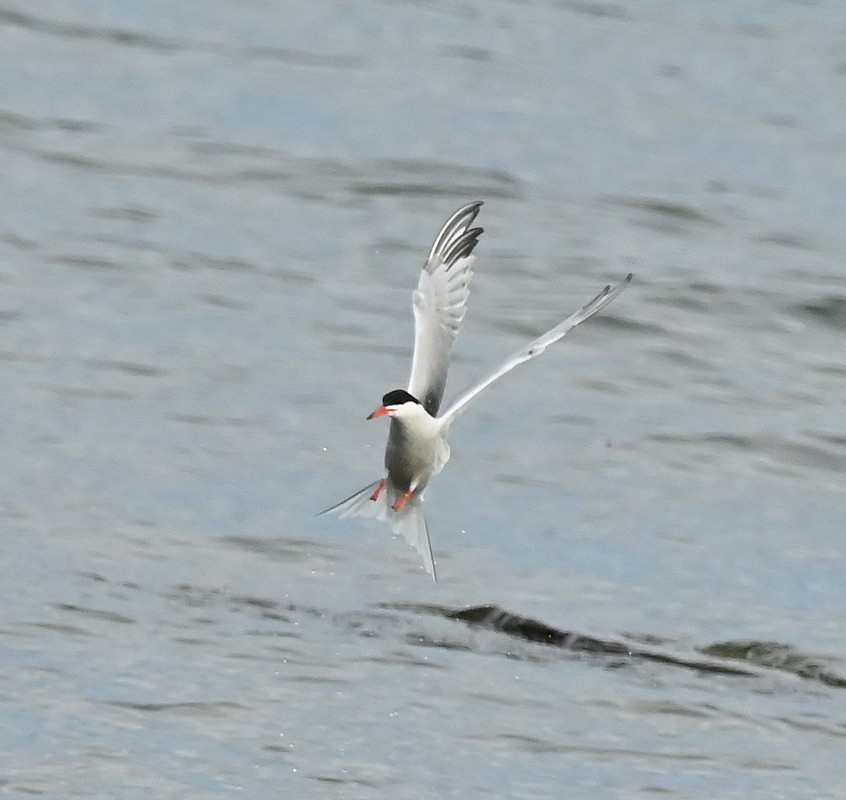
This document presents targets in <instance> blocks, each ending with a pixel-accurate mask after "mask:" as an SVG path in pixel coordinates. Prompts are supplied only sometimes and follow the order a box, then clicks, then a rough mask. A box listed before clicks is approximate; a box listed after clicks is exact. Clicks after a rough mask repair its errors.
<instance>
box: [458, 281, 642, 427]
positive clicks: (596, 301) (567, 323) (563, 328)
mask: <svg viewBox="0 0 846 800" xmlns="http://www.w3.org/2000/svg"><path fill="white" fill-rule="evenodd" d="M631 282H632V273H631V272H630V273H629V274H628V275H627V276H626V278H625V279H624V280H622V281H620V283H618V284H617V285H616V286H614V287H613V288H612V287H611V286H610V285H609V286H606V287H605V288H604V289H603V290H602V291H601V292H600V293H599V294H598V295H597V296H596V297H594V298H593V300H591V301H590V302H589V303H585V305H583V306H582V307H581V308H580V309H579V310H578V311H576V312H575V313H574V314H571V315H570V316H569V317H567V319H565V320H564V322H562V323H560V324H559V325H556V326H555V327H554V328H553V329H552V330H551V331H547V332H546V333H545V334H544V335H543V336H539V337H538V338H537V339H535V340H534V341H533V342H531V343H530V344H528V345H526V346H525V347H522V348H521V349H520V350H518V351H517V352H516V353H514V354H513V355H512V356H511V357H510V358H507V359H506V360H505V361H504V362H503V363H502V364H501V365H500V366H499V367H498V368H497V369H496V370H495V371H494V372H493V374H491V375H489V376H488V377H487V378H485V379H484V380H483V381H481V382H480V383H477V384H476V385H475V386H471V387H470V388H469V389H468V390H467V391H466V392H462V393H461V394H460V395H459V396H458V397H456V398H455V400H453V401H452V403H450V406H449V408H447V410H446V411H444V413H443V414H442V415H441V419H443V421H444V424H445V425H449V423H450V422H451V421H452V419H453V418H454V417H456V416H458V415H459V414H460V413H461V412H462V411H463V410H464V409H465V407H466V406H467V404H468V403H469V402H470V401H471V400H472V399H473V398H474V397H476V395H478V394H479V393H480V392H481V391H482V390H483V389H486V388H487V387H488V386H490V385H491V384H492V383H493V382H494V381H495V380H497V379H498V378H501V377H502V376H503V375H505V373H506V372H510V371H511V370H512V369H514V367H516V366H517V365H518V364H522V363H523V362H524V361H529V360H530V359H532V358H534V357H535V356H539V355H540V354H541V353H542V352H543V351H544V350H546V348H547V347H549V346H550V345H551V344H553V343H554V342H557V341H558V340H559V339H560V338H561V337H563V336H565V335H566V334H567V333H568V332H569V331H570V330H572V329H573V328H575V327H576V325H578V324H579V323H580V322H584V321H585V320H586V319H588V318H589V317H592V316H593V315H594V314H595V313H596V312H597V311H599V310H600V309H603V308H605V306H607V305H608V304H609V303H610V302H611V301H612V300H613V299H614V298H615V297H616V296H617V295H618V294H620V292H622V291H623V289H625V288H626V287H627V286H628V285H629V284H630V283H631Z"/></svg>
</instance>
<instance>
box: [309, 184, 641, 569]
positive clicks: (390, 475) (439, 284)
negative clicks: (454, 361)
mask: <svg viewBox="0 0 846 800" xmlns="http://www.w3.org/2000/svg"><path fill="white" fill-rule="evenodd" d="M481 206H482V201H480V200H477V201H476V202H474V203H468V204H467V205H466V206H463V207H462V208H459V209H458V211H456V212H455V213H454V214H453V215H452V216H451V217H450V218H449V219H448V220H447V221H446V223H445V224H444V226H443V228H441V231H440V233H439V234H438V235H437V236H436V237H435V241H434V243H433V244H432V249H431V250H430V251H429V255H428V257H427V258H426V262H425V263H424V264H423V269H422V271H421V272H420V280H419V281H418V283H417V289H416V290H415V291H414V294H413V296H412V306H413V309H414V356H413V357H412V360H411V377H410V378H409V380H408V388H407V389H394V390H392V391H390V392H388V393H387V394H386V395H384V396H383V397H382V403H381V404H380V405H379V407H378V408H377V409H376V410H375V411H373V413H372V414H370V416H368V417H367V419H377V418H378V417H389V418H390V421H391V425H390V429H389V431H388V443H387V446H386V447H385V471H384V473H383V475H382V477H380V478H379V479H378V480H376V481H374V482H373V483H371V484H369V485H368V486H365V487H364V488H363V489H361V490H360V491H358V492H356V493H355V494H353V495H351V496H350V497H348V498H347V499H346V500H342V501H341V502H340V503H337V504H336V505H334V506H331V507H330V508H327V509H326V510H325V511H322V512H321V514H337V515H338V516H339V517H341V518H345V517H373V518H376V519H378V520H381V521H385V522H388V523H389V524H390V526H391V528H392V529H393V531H394V533H397V534H402V535H403V536H404V537H405V538H406V540H407V541H408V542H409V544H410V545H411V546H412V547H414V549H415V550H417V552H418V553H420V555H421V556H422V558H423V563H424V566H425V567H426V571H427V572H428V573H429V575H431V576H432V579H433V580H437V575H436V572H435V559H434V558H433V557H432V545H431V543H430V541H429V529H428V526H427V524H426V518H425V517H424V515H423V493H424V491H425V490H426V487H427V486H428V485H429V482H430V481H431V480H432V478H433V477H434V476H435V475H437V474H438V473H439V472H440V471H441V470H442V469H443V467H444V465H445V464H446V462H447V461H448V460H449V444H448V442H447V436H448V434H449V428H450V425H451V424H452V423H453V422H454V421H455V419H456V417H458V415H459V414H461V413H463V412H464V410H465V409H466V408H467V405H468V404H469V403H470V401H471V400H473V399H474V398H476V397H477V396H478V395H479V394H480V393H481V392H482V391H483V390H484V389H486V388H487V387H488V386H490V385H491V384H492V383H493V382H494V381H496V380H497V379H499V378H501V377H502V376H503V375H505V373H506V372H510V371H511V370H512V369H514V367H516V366H517V365H518V364H522V363H523V362H524V361H529V360H530V359H532V358H534V357H535V356H539V355H540V354H541V353H542V352H543V351H544V350H546V348H547V347H549V345H551V344H553V343H554V342H557V341H558V340H559V339H561V338H562V337H563V336H565V335H566V334H567V333H568V332H569V331H570V330H572V329H573V328H575V327H576V325H578V324H579V323H581V322H584V321H585V320H586V319H588V318H589V317H592V316H593V315H594V314H596V312H597V311H600V310H601V309H603V308H604V307H605V306H607V305H608V303H610V302H611V301H612V300H613V299H614V298H615V297H616V296H617V295H618V294H620V292H622V291H623V289H625V288H626V287H627V286H628V285H629V283H631V280H632V275H631V273H629V274H628V275H627V276H626V278H625V279H624V280H622V281H620V282H619V283H618V284H616V285H615V286H613V287H612V286H610V285H609V286H606V287H605V288H604V289H603V290H602V291H601V292H600V293H599V294H598V295H596V297H594V298H593V300H591V301H589V302H588V303H585V305H583V306H582V307H581V308H580V309H579V310H578V311H576V312H574V313H573V314H571V315H570V316H569V317H567V319H565V320H564V321H563V322H561V323H559V324H558V325H556V326H555V327H554V328H552V329H551V330H549V331H547V332H546V333H545V334H543V336H539V337H538V338H537V339H535V340H534V341H533V342H530V343H529V344H527V345H526V346H525V347H521V348H520V349H519V350H518V351H517V352H516V353H513V354H512V355H511V356H509V357H508V358H507V359H505V361H503V362H502V364H500V365H499V366H498V367H497V368H496V369H495V370H494V371H493V372H492V373H491V374H490V375H488V377H487V378H485V379H484V380H482V381H479V382H478V383H476V384H475V385H473V386H471V387H470V388H469V389H467V390H466V391H464V392H462V393H461V394H459V395H458V397H456V398H455V399H454V400H453V401H452V402H451V403H450V404H449V405H448V406H447V407H446V408H445V409H444V410H441V401H442V400H443V396H444V388H445V387H446V379H447V371H448V369H449V357H450V352H451V351H452V345H453V343H454V342H455V339H456V337H457V336H458V331H459V329H460V328H461V322H462V320H463V319H464V314H465V312H466V310H467V298H468V296H469V294H470V278H471V276H472V275H473V269H472V267H473V263H474V262H475V260H476V257H475V256H474V255H473V250H474V249H475V247H476V245H477V244H478V241H479V236H481V234H482V232H483V229H482V228H474V227H472V226H473V223H474V222H475V220H476V216H477V215H478V213H479V209H480V208H481Z"/></svg>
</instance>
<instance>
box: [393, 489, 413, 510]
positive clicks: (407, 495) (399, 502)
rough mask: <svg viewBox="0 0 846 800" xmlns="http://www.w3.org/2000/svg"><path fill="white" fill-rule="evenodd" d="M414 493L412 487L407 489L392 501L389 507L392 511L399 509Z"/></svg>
mask: <svg viewBox="0 0 846 800" xmlns="http://www.w3.org/2000/svg"><path fill="white" fill-rule="evenodd" d="M413 494H414V491H413V490H412V489H409V490H408V491H407V492H406V493H405V494H403V495H402V496H401V497H400V499H399V500H397V501H396V503H394V504H393V505H392V506H391V508H392V509H393V510H394V511H399V510H400V509H401V508H402V507H403V506H404V505H405V504H406V503H407V502H408V501H409V500H411V496H412V495H413Z"/></svg>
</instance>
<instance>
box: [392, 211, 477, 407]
mask: <svg viewBox="0 0 846 800" xmlns="http://www.w3.org/2000/svg"><path fill="white" fill-rule="evenodd" d="M481 206H482V202H481V201H476V202H474V203H468V204H467V205H466V206H463V207H462V208H460V209H458V211H456V212H455V213H454V214H453V215H452V216H451V217H450V218H449V219H448V220H447V221H446V223H445V224H444V226H443V228H441V230H440V233H438V235H437V236H436V237H435V241H434V243H433V244H432V249H431V250H430V251H429V256H428V258H427V259H426V263H425V264H424V265H423V269H422V271H421V272H420V280H419V281H418V284H417V289H416V290H415V292H414V295H413V297H412V301H413V303H412V304H413V308H414V357H413V358H412V361H411V376H410V377H409V380H408V391H409V393H410V394H411V395H413V396H414V397H416V398H417V399H418V400H419V401H420V402H421V403H422V404H423V407H424V408H425V409H426V410H427V411H428V412H429V413H430V414H431V415H432V416H435V415H436V414H437V413H438V409H439V408H440V405H441V401H442V400H443V396H444V388H445V387H446V379H447V372H448V370H449V355H450V351H451V350H452V345H453V343H454V342H455V339H456V337H457V336H458V331H459V330H460V329H461V323H462V321H463V320H464V314H465V312H466V310H467V298H468V296H469V294H470V278H471V277H472V275H473V269H472V267H473V262H474V261H475V260H476V257H475V256H474V255H473V248H475V247H476V243H477V242H478V240H479V236H481V234H482V228H473V227H471V226H472V225H473V222H474V220H475V219H476V215H477V214H478V213H479V209H480V208H481Z"/></svg>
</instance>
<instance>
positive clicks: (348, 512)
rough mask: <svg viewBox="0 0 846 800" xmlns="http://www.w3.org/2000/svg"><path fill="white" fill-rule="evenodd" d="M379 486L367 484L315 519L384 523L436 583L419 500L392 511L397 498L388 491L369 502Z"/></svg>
mask: <svg viewBox="0 0 846 800" xmlns="http://www.w3.org/2000/svg"><path fill="white" fill-rule="evenodd" d="M380 484H381V481H374V482H373V483H371V484H368V485H367V486H365V487H364V488H363V489H361V490H360V491H358V492H356V493H355V494H353V495H350V496H349V497H348V498H347V499H346V500H341V502H340V503H336V504H335V505H334V506H331V507H329V508H327V509H326V510H325V511H321V512H320V514H318V516H321V515H323V514H337V515H338V517H340V518H341V519H346V518H347V517H367V518H369V519H378V520H379V521H380V522H387V523H388V524H389V525H390V526H391V530H393V532H394V533H396V534H400V535H402V536H404V537H405V540H406V541H407V542H408V543H409V544H410V545H411V546H412V547H413V548H414V549H415V550H416V551H417V552H418V553H420V555H421V557H422V558H423V566H424V567H426V572H428V573H429V574H430V575H431V576H432V580H433V581H436V580H437V579H438V578H437V574H436V572H435V559H434V558H433V556H432V545H431V543H430V542H429V526H428V525H427V524H426V517H425V516H424V515H423V503H422V501H421V500H420V498H419V497H416V496H415V497H412V498H411V499H410V500H409V501H408V502H407V503H406V504H405V505H404V506H403V507H402V508H401V509H400V510H399V511H394V510H393V509H392V508H391V507H390V505H389V504H390V503H391V502H393V501H395V500H396V498H392V497H390V492H388V491H383V492H380V493H379V496H378V497H377V499H376V500H373V499H372V498H373V495H374V493H375V492H376V491H377V490H378V489H379V487H380Z"/></svg>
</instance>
